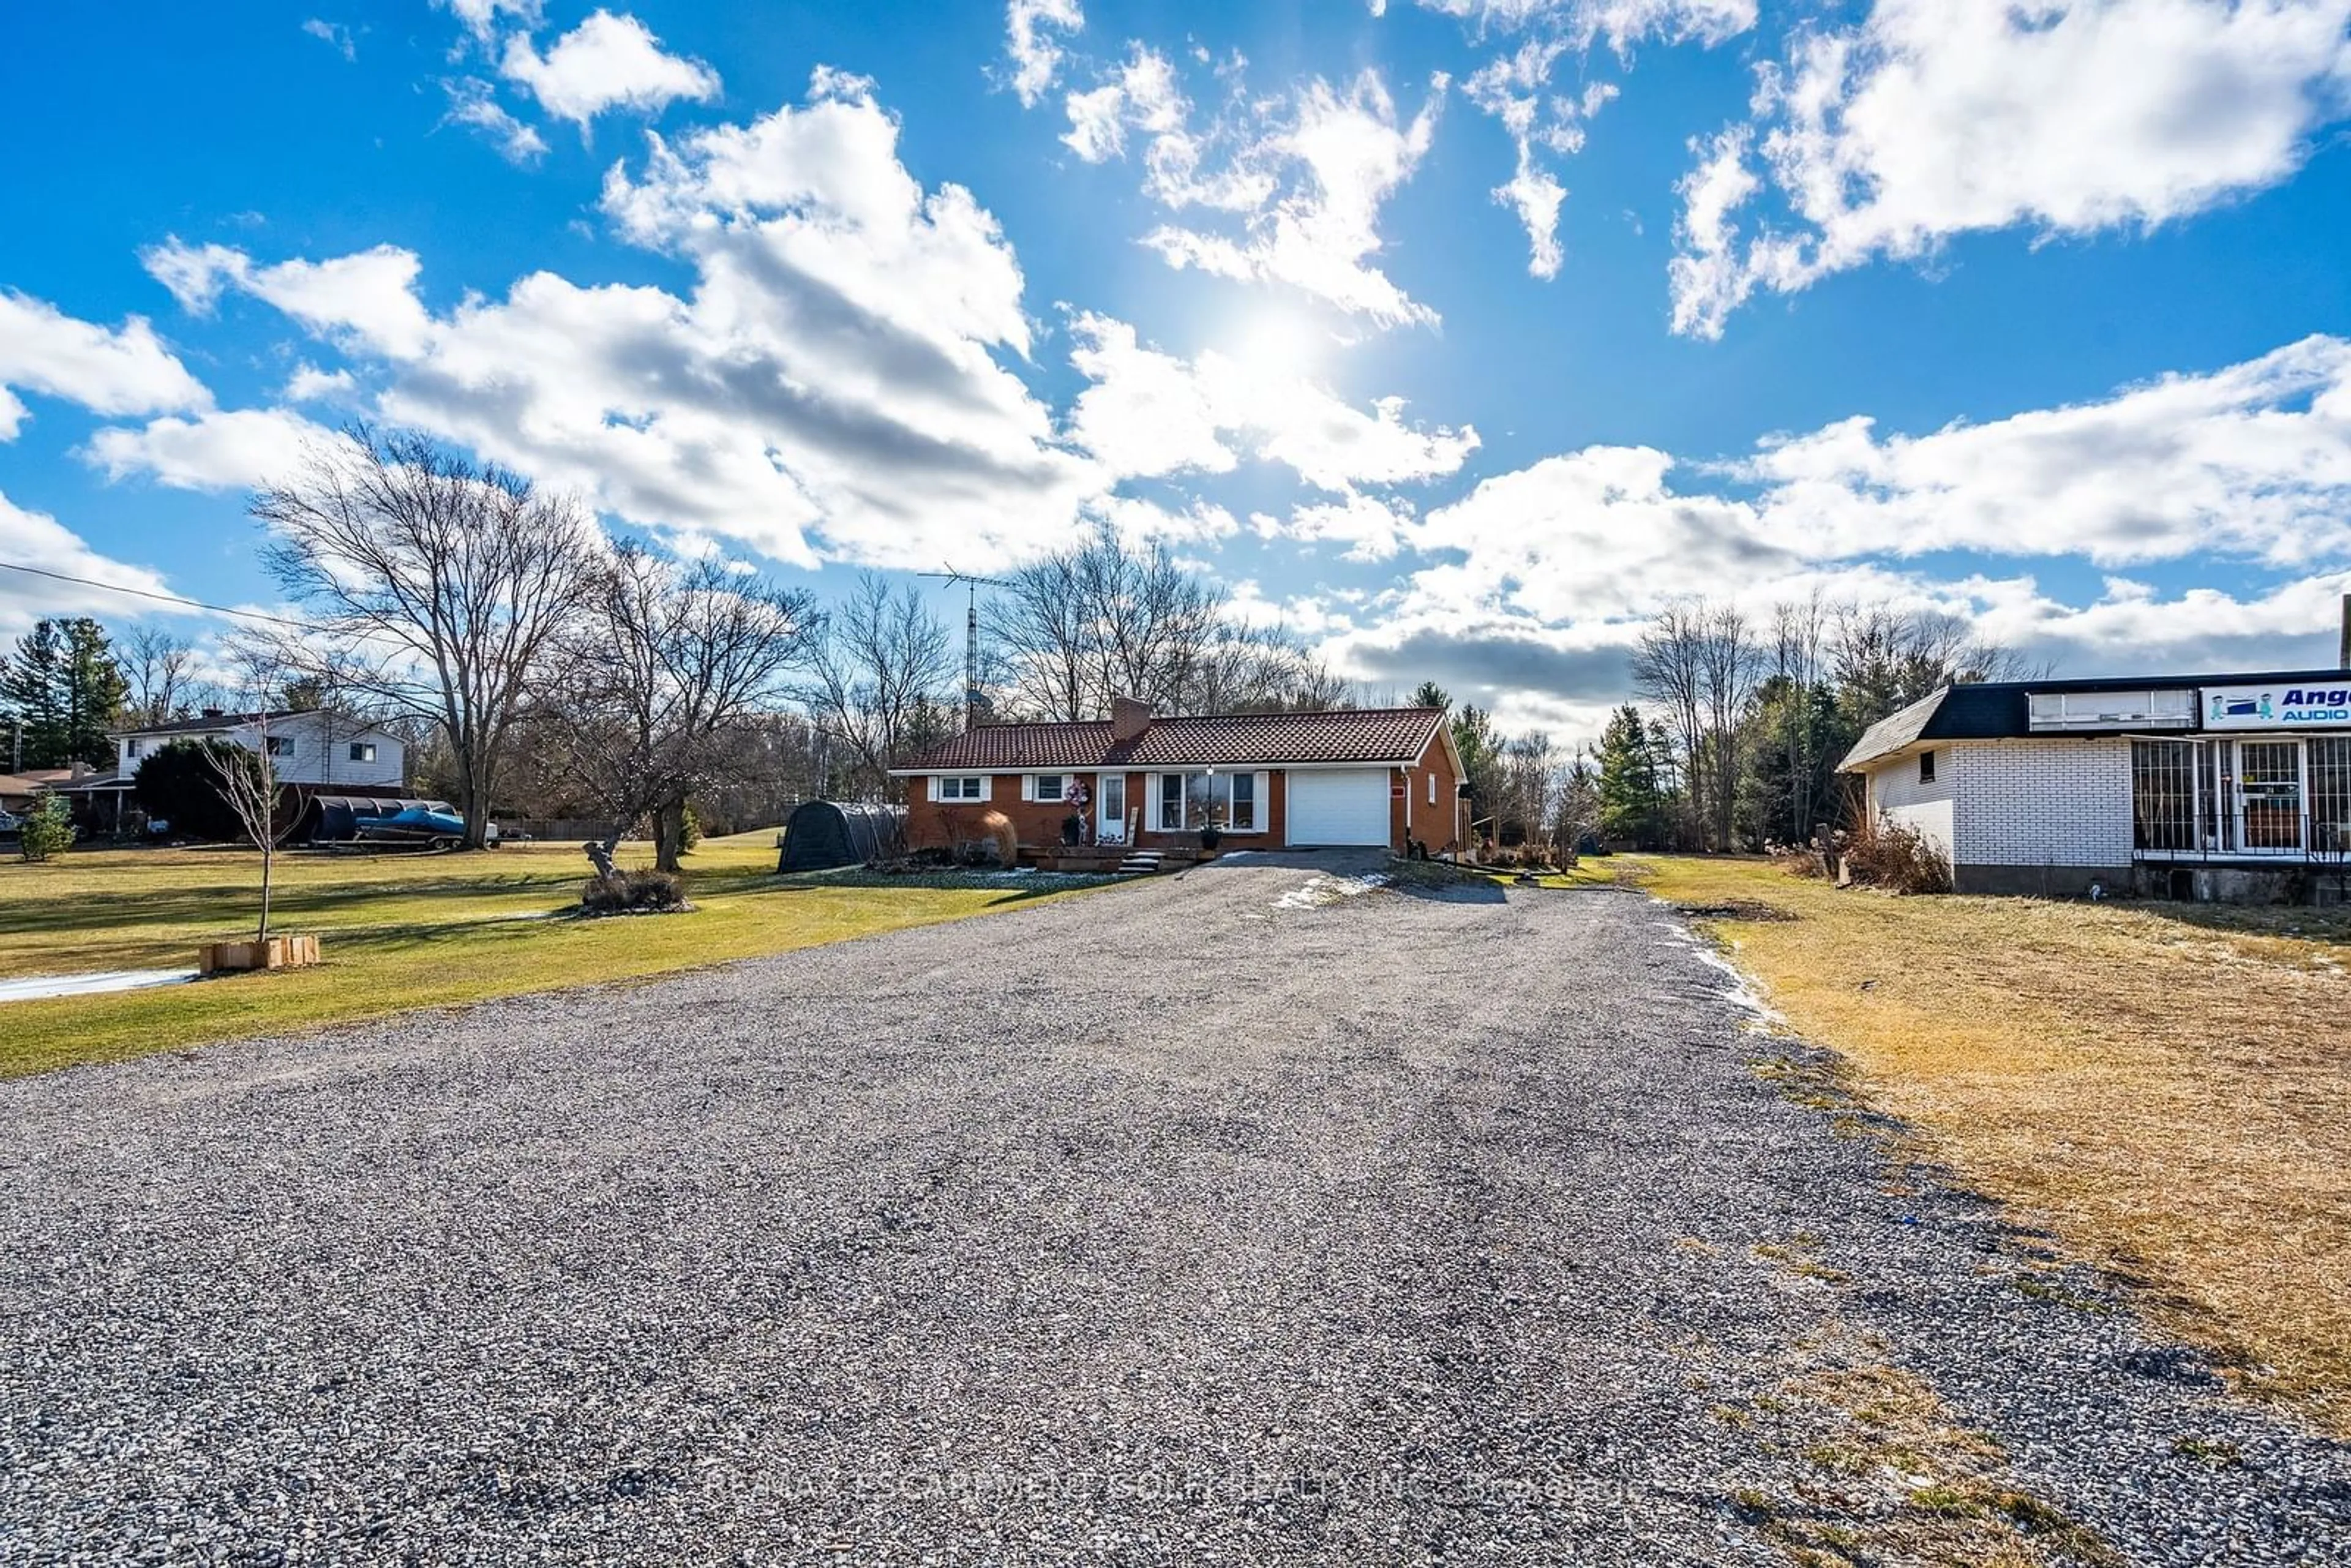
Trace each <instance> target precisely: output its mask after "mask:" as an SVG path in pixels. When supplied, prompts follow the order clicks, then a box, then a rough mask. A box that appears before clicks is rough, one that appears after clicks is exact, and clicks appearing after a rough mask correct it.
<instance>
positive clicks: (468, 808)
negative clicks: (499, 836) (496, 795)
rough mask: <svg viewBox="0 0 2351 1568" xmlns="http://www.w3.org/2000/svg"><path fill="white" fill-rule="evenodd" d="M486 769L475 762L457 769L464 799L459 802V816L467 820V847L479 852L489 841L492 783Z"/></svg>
mask: <svg viewBox="0 0 2351 1568" xmlns="http://www.w3.org/2000/svg"><path fill="white" fill-rule="evenodd" d="M485 774H486V769H485V768H482V767H481V766H480V764H478V763H475V762H470V761H468V762H461V763H460V764H459V766H458V768H457V789H458V792H459V794H460V795H461V796H462V797H463V799H461V800H459V801H458V802H457V810H458V814H459V815H460V816H462V817H464V818H465V848H467V849H469V850H478V849H480V848H481V847H482V846H483V845H484V844H486V843H487V842H488V841H489V832H490V781H489V779H487V778H486V777H485Z"/></svg>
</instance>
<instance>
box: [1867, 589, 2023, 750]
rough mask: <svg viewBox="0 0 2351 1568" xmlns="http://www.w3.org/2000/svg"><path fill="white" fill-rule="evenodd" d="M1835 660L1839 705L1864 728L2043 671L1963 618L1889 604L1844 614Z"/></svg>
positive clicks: (1941, 612)
mask: <svg viewBox="0 0 2351 1568" xmlns="http://www.w3.org/2000/svg"><path fill="white" fill-rule="evenodd" d="M1828 654H1829V662H1830V664H1831V670H1832V674H1833V675H1834V679H1835V682H1836V686H1837V694H1838V699H1839V700H1840V701H1841V702H1842V703H1844V706H1845V707H1846V709H1847V710H1848V712H1849V713H1850V714H1851V716H1852V717H1853V719H1854V721H1855V723H1857V724H1864V725H1866V724H1874V723H1876V721H1877V720H1879V719H1881V718H1884V717H1885V716H1886V715H1887V714H1890V713H1892V712H1894V711H1895V710H1896V708H1900V707H1905V706H1908V705H1909V704H1911V703H1914V702H1917V700H1918V699H1919V698H1921V697H1924V696H1926V695H1928V694H1930V693H1932V692H1934V691H1936V690H1938V689H1939V688H1940V687H1943V686H1949V685H1970V684H1972V683H1975V682H1979V681H2003V680H2023V679H2027V678H2029V677H2031V676H2032V675H2033V674H2038V673H2040V670H2041V668H2042V667H2041V666H2037V665H2035V664H2033V663H2032V661H2031V660H2028V659H2026V658H2025V657H2024V656H2023V655H2022V654H2021V653H2018V652H2017V651H2016V650H2015V649H2013V648H2010V647H2008V646H2007V645H2005V644H2003V643H1998V642H1995V641H1992V640H1991V639H1988V638H1986V637H1984V636H1982V635H1981V634H1980V632H1978V631H1977V630H1976V628H1975V626H1974V625H1973V624H1972V623H1970V622H1968V621H1967V620H1966V619H1964V618H1963V617H1961V616H1958V615H1952V614H1949V613H1947V612H1943V611H1939V610H1917V609H1903V608H1898V607H1896V606H1893V605H1886V604H1870V605H1856V604H1845V605H1842V606H1840V607H1839V608H1838V609H1837V610H1836V612H1835V613H1834V617H1833V618H1832V623H1831V628H1830V633H1829V643H1828Z"/></svg>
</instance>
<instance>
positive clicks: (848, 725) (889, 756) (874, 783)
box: [800, 572, 957, 793]
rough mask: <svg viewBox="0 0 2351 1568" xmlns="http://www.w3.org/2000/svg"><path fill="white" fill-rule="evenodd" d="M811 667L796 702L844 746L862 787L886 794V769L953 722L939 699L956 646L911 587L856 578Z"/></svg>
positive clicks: (953, 666) (950, 675) (827, 624)
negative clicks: (850, 757)
mask: <svg viewBox="0 0 2351 1568" xmlns="http://www.w3.org/2000/svg"><path fill="white" fill-rule="evenodd" d="M808 663H809V678H808V680H807V682H806V683H805V684H804V685H802V687H801V689H800V697H801V700H802V702H803V703H804V704H805V705H806V706H807V708H808V710H809V715H810V718H812V719H813V720H814V721H815V722H816V725H817V727H819V728H820V729H821V730H823V731H824V732H825V733H826V734H827V735H828V736H830V737H833V738H834V739H836V740H838V741H840V742H841V744H842V745H843V746H845V747H848V748H849V750H850V752H851V753H852V757H853V758H854V762H855V772H856V774H857V776H858V779H857V781H858V783H859V785H860V787H861V788H862V789H867V790H870V791H872V792H875V793H879V792H881V791H883V790H884V789H887V788H888V787H889V770H890V768H892V767H893V766H894V765H895V764H896V763H898V762H899V761H901V760H903V759H904V758H905V757H906V755H907V754H908V753H909V752H910V751H912V750H914V748H916V747H918V746H920V745H923V744H925V743H927V742H928V741H930V740H933V739H935V738H939V737H943V736H944V734H945V733H946V725H947V724H948V723H951V722H952V720H951V718H950V714H951V711H952V710H951V707H950V706H949V705H948V704H946V702H945V701H944V700H943V699H942V697H941V695H940V694H941V692H942V691H946V690H952V689H953V684H954V681H955V677H956V670H957V661H956V656H955V650H954V646H953V644H952V643H951V641H950V639H949V637H948V635H947V629H946V625H945V624H944V623H943V622H941V621H940V620H939V619H938V617H936V616H935V615H933V614H932V613H931V612H930V611H929V610H928V608H926V607H925V605H924V603H923V598H922V595H921V594H920V593H919V592H917V591H915V590H914V586H913V585H912V584H911V583H910V584H904V585H902V586H901V587H900V588H899V589H897V590H896V591H893V590H892V589H891V587H890V585H889V583H888V582H887V581H885V580H883V578H881V577H879V576H877V575H876V574H874V573H872V572H867V573H865V574H863V575H862V576H861V577H859V579H858V580H857V586H856V587H855V588H854V589H853V590H852V591H851V592H850V595H849V597H848V599H847V600H846V601H843V602H842V603H841V604H839V605H838V606H836V607H835V608H834V609H833V610H832V611H831V612H830V613H829V614H828V615H827V616H826V617H825V619H824V624H823V628H822V630H821V632H820V633H819V634H818V635H817V636H816V637H815V639H814V640H813V642H812V643H811V645H810V650H809V661H808Z"/></svg>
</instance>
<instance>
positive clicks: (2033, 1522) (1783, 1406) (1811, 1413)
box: [1715, 1246, 2121, 1568]
mask: <svg viewBox="0 0 2351 1568" xmlns="http://www.w3.org/2000/svg"><path fill="white" fill-rule="evenodd" d="M1757 1251H1758V1252H1759V1254H1760V1253H1763V1251H1764V1249H1760V1248H1759V1249H1757ZM1786 1251H1787V1253H1788V1254H1789V1255H1791V1256H1792V1257H1793V1258H1795V1259H1798V1260H1801V1259H1802V1257H1803V1256H1805V1255H1806V1254H1807V1253H1808V1251H1809V1249H1806V1248H1804V1247H1802V1246H1794V1247H1791V1248H1789V1249H1786ZM1885 1350H1886V1346H1885V1344H1884V1343H1882V1342H1880V1341H1879V1340H1877V1339H1876V1337H1875V1336H1872V1335H1869V1334H1864V1333H1855V1332H1854V1331H1853V1330H1852V1329H1850V1328H1848V1327H1846V1326H1845V1325H1844V1324H1843V1323H1841V1322H1835V1321H1834V1320H1832V1321H1830V1322H1825V1323H1823V1325H1822V1326H1821V1328H1820V1330H1819V1332H1817V1333H1813V1334H1811V1335H1809V1336H1807V1337H1806V1338H1805V1339H1804V1340H1802V1341H1801V1342H1799V1343H1797V1344H1796V1345H1795V1346H1794V1347H1792V1352H1791V1354H1790V1359H1791V1361H1792V1363H1793V1364H1794V1365H1793V1367H1792V1370H1791V1373H1790V1375H1788V1376H1787V1377H1786V1378H1784V1379H1783V1380H1782V1382H1781V1383H1780V1384H1779V1385H1778V1386H1777V1387H1776V1388H1774V1389H1773V1390H1772V1391H1771V1393H1770V1394H1768V1395H1765V1396H1760V1397H1758V1398H1757V1399H1755V1400H1754V1401H1752V1402H1751V1403H1750V1404H1748V1405H1745V1406H1718V1407H1717V1409H1716V1412H1715V1415H1716V1417H1717V1418H1718V1419H1719V1420H1721V1421H1723V1422H1724V1423H1725V1424H1726V1425H1729V1426H1735V1427H1740V1429H1742V1430H1744V1431H1746V1432H1748V1433H1749V1434H1750V1435H1751V1436H1752V1437H1754V1438H1755V1439H1756V1440H1757V1441H1759V1442H1761V1443H1762V1444H1763V1445H1764V1446H1765V1447H1766V1448H1772V1449H1777V1450H1779V1451H1781V1452H1782V1453H1788V1454H1793V1455H1797V1456H1800V1457H1801V1458H1802V1459H1803V1461H1804V1464H1805V1467H1806V1468H1805V1470H1804V1472H1803V1474H1802V1479H1801V1480H1799V1481H1798V1482H1797V1483H1796V1485H1795V1487H1794V1489H1793V1490H1792V1492H1789V1493H1786V1494H1783V1495H1774V1494H1772V1493H1768V1492H1763V1491H1760V1490H1750V1491H1747V1492H1743V1493H1741V1494H1740V1496H1739V1498H1738V1499H1737V1501H1738V1503H1739V1506H1740V1512H1741V1513H1742V1515H1743V1516H1744V1517H1745V1518H1746V1520H1747V1521H1748V1522H1749V1523H1750V1524H1751V1525H1753V1526H1754V1527H1755V1528H1756V1529H1757V1530H1759V1531H1761V1533H1762V1534H1763V1536H1764V1537H1765V1538H1766V1539H1767V1540H1769V1541H1771V1542H1772V1544H1773V1545H1775V1546H1777V1547H1778V1548H1779V1549H1780V1550H1781V1552H1782V1553H1783V1554H1784V1555H1786V1556H1787V1558H1788V1559H1789V1560H1790V1561H1791V1562H1792V1563H1799V1564H1802V1565H1803V1568H1860V1565H1862V1564H1865V1563H1905V1564H1912V1565H1916V1568H1929V1565H1931V1568H2056V1565H2058V1564H2076V1565H2079V1564H2092V1565H2095V1568H2118V1564H2119V1563H2120V1561H2121V1560H2120V1559H2119V1558H2118V1557H2116V1554H2115V1552H2113V1550H2112V1549H2111V1548H2109V1547H2108V1546H2106V1544H2105V1542H2102V1541H2101V1540H2099V1539H2098V1537H2097V1536H2095V1534H2093V1533H2092V1532H2091V1531H2088V1530H2086V1529H2084V1528H2083V1527H2082V1526H2080V1525H2077V1524H2075V1523H2074V1521H2072V1520H2070V1519H2067V1518H2066V1517H2065V1516H2064V1515H2063V1514H2061V1513H2060V1512H2058V1511H2056V1510H2055V1509H2054V1508H2052V1507H2051V1506H2050V1505H2048V1504H2047V1503H2045V1502H2043V1501H2042V1500H2040V1499H2039V1498H2036V1497H2034V1496H2033V1495H2032V1493H2031V1492H2030V1491H2027V1490H2024V1489H2023V1487H2022V1483H2021V1482H2019V1481H2018V1479H2016V1477H2015V1476H2014V1475H2013V1473H2012V1472H2011V1470H2010V1469H2009V1466H2008V1456H2007V1454H2006V1453H2005V1452H2003V1451H2002V1449H2001V1447H2000V1445H1999V1444H1998V1443H1997V1442H1995V1441H1993V1440H1992V1439H1991V1438H1990V1437H1986V1436H1985V1435H1984V1434H1982V1433H1980V1432H1975V1431H1970V1430H1969V1429H1967V1428H1966V1427H1960V1426H1959V1425H1958V1424H1957V1423H1956V1422H1954V1421H1953V1420H1952V1419H1951V1416H1950V1413H1949V1410H1947V1409H1946V1408H1945V1407H1944V1406H1943V1403H1942V1401H1941V1400H1940V1399H1939V1398H1938V1397H1937V1396H1936V1395H1935V1392H1934V1390H1933V1389H1932V1388H1931V1387H1929V1386H1928V1385H1927V1384H1926V1383H1925V1382H1924V1381H1922V1380H1921V1379H1920V1378H1918V1377H1917V1376H1916V1375H1912V1374H1910V1373H1907V1372H1905V1371H1902V1370H1900V1369H1899V1368H1897V1367H1895V1366H1893V1365H1891V1364H1888V1363H1887V1362H1886V1359H1885V1354H1884V1353H1885Z"/></svg>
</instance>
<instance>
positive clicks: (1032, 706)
mask: <svg viewBox="0 0 2351 1568" xmlns="http://www.w3.org/2000/svg"><path fill="white" fill-rule="evenodd" d="M1080 559H1081V557H1080V554H1079V552H1077V551H1074V550H1071V551H1063V552H1062V553H1061V554H1058V555H1051V556H1048V557H1046V558H1045V559H1043V560H1040V561H1035V562H1032V563H1031V564H1029V565H1028V566H1024V567H1021V568H1020V569H1019V570H1017V571H1015V572H1014V573H1013V574H1012V575H1011V577H1010V578H1009V579H1008V581H1009V582H1010V583H1011V586H1010V587H1009V588H1008V589H1006V590H1005V591H1003V592H1002V593H1000V594H998V596H997V597H995V598H993V599H991V600H990V601H988V608H987V637H988V643H989V644H990V646H991V648H992V650H993V653H994V658H995V661H996V663H997V664H998V665H999V667H1000V668H1001V669H1002V671H1003V674H1004V681H1005V685H1006V686H1007V688H1008V696H1009V697H1010V698H1011V701H1012V706H1015V707H1017V708H1019V710H1020V711H1022V712H1024V713H1032V714H1035V715H1036V716H1038V717H1040V718H1044V719H1053V720H1060V721H1063V722H1073V721H1075V720H1078V719H1082V718H1092V717H1093V716H1095V715H1097V714H1098V713H1100V712H1101V711H1102V701H1101V695H1100V691H1099V686H1100V679H1099V676H1100V669H1099V662H1098V661H1097V659H1096V658H1095V656H1094V653H1093V641H1094V639H1093V622H1092V618H1091V607H1090V605H1089V604H1088V601H1087V598H1086V595H1085V593H1084V592H1083V591H1082V590H1081V584H1080V578H1079V561H1080Z"/></svg>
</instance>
